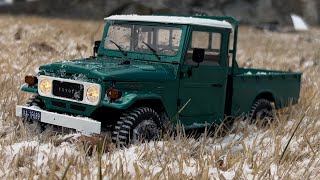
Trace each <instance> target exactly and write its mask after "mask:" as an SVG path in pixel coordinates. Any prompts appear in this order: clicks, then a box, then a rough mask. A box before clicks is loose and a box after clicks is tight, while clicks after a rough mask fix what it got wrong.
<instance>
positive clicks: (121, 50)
mask: <svg viewBox="0 0 320 180" xmlns="http://www.w3.org/2000/svg"><path fill="white" fill-rule="evenodd" d="M109 41H110V42H112V43H113V44H114V45H115V46H116V47H117V48H118V49H119V51H120V52H121V53H122V54H123V55H124V56H127V53H126V52H124V50H123V49H122V47H121V46H119V45H118V44H117V43H115V42H114V41H112V40H109Z"/></svg>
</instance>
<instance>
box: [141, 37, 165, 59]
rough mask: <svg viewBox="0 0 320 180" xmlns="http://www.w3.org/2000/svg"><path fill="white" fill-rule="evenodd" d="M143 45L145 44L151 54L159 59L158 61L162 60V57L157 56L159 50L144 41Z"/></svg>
mask: <svg viewBox="0 0 320 180" xmlns="http://www.w3.org/2000/svg"><path fill="white" fill-rule="evenodd" d="M142 43H143V44H145V45H146V46H147V47H148V48H149V49H150V50H151V52H152V53H153V54H154V55H155V56H156V57H157V59H158V60H161V58H160V56H159V55H158V54H157V50H155V49H153V48H152V47H151V46H150V45H149V44H147V43H145V42H144V41H142Z"/></svg>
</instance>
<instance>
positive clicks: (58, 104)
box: [51, 101, 67, 108]
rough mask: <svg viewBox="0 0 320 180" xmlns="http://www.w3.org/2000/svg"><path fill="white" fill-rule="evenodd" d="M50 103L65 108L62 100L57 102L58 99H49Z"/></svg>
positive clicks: (65, 105)
mask: <svg viewBox="0 0 320 180" xmlns="http://www.w3.org/2000/svg"><path fill="white" fill-rule="evenodd" d="M51 104H52V105H54V106H57V107H60V108H66V107H67V104H66V103H63V102H58V101H51Z"/></svg>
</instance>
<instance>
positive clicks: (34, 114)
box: [22, 108, 41, 121]
mask: <svg viewBox="0 0 320 180" xmlns="http://www.w3.org/2000/svg"><path fill="white" fill-rule="evenodd" d="M22 117H24V118H28V119H32V120H35V121H40V120H41V112H39V111H35V110H31V109H25V108H22Z"/></svg>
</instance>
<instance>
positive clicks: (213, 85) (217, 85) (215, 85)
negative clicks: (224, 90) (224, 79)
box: [211, 84, 222, 87]
mask: <svg viewBox="0 0 320 180" xmlns="http://www.w3.org/2000/svg"><path fill="white" fill-rule="evenodd" d="M211 86H212V87H222V84H211Z"/></svg>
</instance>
